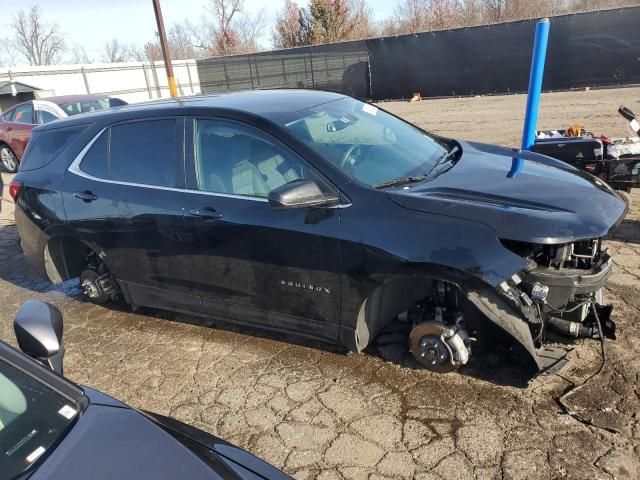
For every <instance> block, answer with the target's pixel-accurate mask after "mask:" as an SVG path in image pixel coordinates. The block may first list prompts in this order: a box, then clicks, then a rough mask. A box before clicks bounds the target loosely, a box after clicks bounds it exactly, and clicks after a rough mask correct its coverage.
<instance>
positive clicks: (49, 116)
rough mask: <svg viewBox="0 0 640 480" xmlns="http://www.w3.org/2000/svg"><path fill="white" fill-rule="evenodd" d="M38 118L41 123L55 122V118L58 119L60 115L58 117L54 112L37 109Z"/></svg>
mask: <svg viewBox="0 0 640 480" xmlns="http://www.w3.org/2000/svg"><path fill="white" fill-rule="evenodd" d="M36 118H37V120H38V124H39V125H44V124H46V123H49V122H53V121H54V120H58V117H56V116H55V115H54V114H53V113H49V112H47V111H46V110H37V111H36Z"/></svg>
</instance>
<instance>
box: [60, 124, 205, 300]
mask: <svg viewBox="0 0 640 480" xmlns="http://www.w3.org/2000/svg"><path fill="white" fill-rule="evenodd" d="M183 142H184V121H183V119H182V118H153V119H145V120H136V121H130V122H125V123H118V124H115V125H111V126H109V127H107V128H105V129H103V130H102V131H101V132H100V133H99V134H98V135H96V137H94V139H93V141H92V142H91V143H90V144H89V145H88V146H87V147H85V149H84V150H83V152H81V153H80V155H79V156H78V157H77V158H76V160H75V161H74V162H73V163H72V165H71V166H70V167H69V171H68V172H67V174H66V175H65V178H64V187H63V196H64V206H65V211H66V215H67V221H68V224H69V226H70V227H71V228H72V229H73V231H74V232H75V234H76V235H77V236H78V237H79V238H80V239H81V240H83V241H85V242H86V243H88V244H89V245H91V246H92V247H93V249H94V250H95V251H96V252H97V253H98V254H99V255H100V256H101V257H102V258H103V260H104V261H105V262H106V264H107V266H108V267H109V268H110V270H111V272H112V273H113V274H114V275H115V276H116V278H117V279H118V280H120V281H121V282H122V283H123V284H124V285H123V286H124V288H125V290H126V293H127V294H128V295H129V297H130V299H131V301H132V302H133V303H134V304H138V305H149V306H164V307H168V308H173V309H178V310H184V309H187V310H189V309H192V307H193V304H196V305H197V304H199V302H200V300H199V297H198V296H197V293H195V292H194V290H195V288H194V287H193V285H192V284H191V279H190V271H191V258H190V256H189V254H188V251H187V249H188V247H189V246H190V244H191V239H190V238H188V237H186V236H185V234H186V232H185V228H184V221H183V207H184V202H185V195H186V194H185V192H184V187H185V176H184V155H183V152H184V149H183Z"/></svg>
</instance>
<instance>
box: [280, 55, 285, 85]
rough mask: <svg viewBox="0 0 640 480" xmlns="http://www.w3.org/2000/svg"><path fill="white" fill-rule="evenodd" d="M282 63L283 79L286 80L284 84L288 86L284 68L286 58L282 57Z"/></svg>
mask: <svg viewBox="0 0 640 480" xmlns="http://www.w3.org/2000/svg"><path fill="white" fill-rule="evenodd" d="M280 63H281V64H282V79H283V80H284V84H285V85H286V84H287V71H286V70H285V68H284V56H281V57H280Z"/></svg>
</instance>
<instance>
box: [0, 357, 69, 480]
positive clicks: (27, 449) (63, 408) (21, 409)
mask: <svg viewBox="0 0 640 480" xmlns="http://www.w3.org/2000/svg"><path fill="white" fill-rule="evenodd" d="M0 393H1V394H0V472H2V478H14V477H16V476H18V475H20V474H22V473H23V472H24V471H25V470H27V469H28V468H29V467H30V466H31V465H32V464H33V463H35V462H36V460H38V459H39V458H40V457H42V456H43V455H47V454H48V453H49V450H51V449H52V448H53V446H54V445H55V443H56V442H57V441H58V440H59V439H60V438H62V437H63V436H64V435H65V433H66V432H67V431H68V430H69V428H70V427H71V425H72V424H73V422H74V420H75V417H76V414H77V411H76V409H75V407H74V406H72V405H70V404H69V403H68V401H67V400H65V398H64V397H62V396H61V395H59V394H58V393H56V392H55V391H54V390H52V389H51V388H49V387H48V386H47V385H45V384H44V383H41V382H39V381H37V380H35V379H34V378H32V377H30V376H28V375H26V374H24V373H22V372H21V371H20V370H18V369H16V368H14V367H12V366H11V365H9V364H8V363H5V362H3V361H1V360H0Z"/></svg>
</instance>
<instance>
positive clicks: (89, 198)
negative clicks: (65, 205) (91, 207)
mask: <svg viewBox="0 0 640 480" xmlns="http://www.w3.org/2000/svg"><path fill="white" fill-rule="evenodd" d="M73 196H74V197H75V198H78V199H80V200H82V201H83V202H87V203H89V202H93V201H94V200H97V199H98V197H96V196H95V195H94V194H93V193H91V192H87V191H84V192H75V193H74V194H73Z"/></svg>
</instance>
